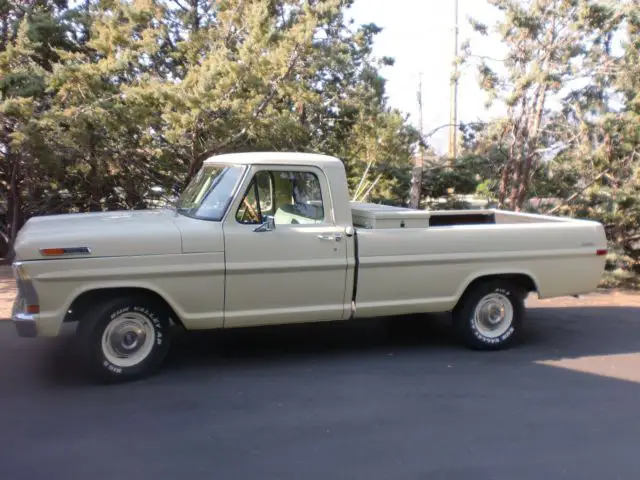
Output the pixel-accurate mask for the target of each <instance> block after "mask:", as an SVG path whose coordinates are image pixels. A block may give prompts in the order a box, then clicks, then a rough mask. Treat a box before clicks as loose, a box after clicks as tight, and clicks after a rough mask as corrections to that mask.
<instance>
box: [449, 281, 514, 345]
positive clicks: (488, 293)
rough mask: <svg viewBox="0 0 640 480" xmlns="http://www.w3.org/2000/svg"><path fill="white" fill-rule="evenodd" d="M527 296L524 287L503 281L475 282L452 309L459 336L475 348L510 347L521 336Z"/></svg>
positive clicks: (466, 343)
mask: <svg viewBox="0 0 640 480" xmlns="http://www.w3.org/2000/svg"><path fill="white" fill-rule="evenodd" d="M524 297H525V292H524V291H523V290H522V288H520V287H519V286H516V285H513V284H511V283H510V282H507V281H504V280H491V281H487V282H485V283H479V284H476V285H475V286H473V287H471V289H470V290H468V291H467V292H465V294H464V296H463V298H462V299H461V300H460V303H459V304H458V306H457V307H456V308H455V310H454V312H453V322H454V328H455V329H456V332H457V334H458V336H459V337H460V339H461V340H462V342H463V343H464V344H465V345H466V346H467V347H469V348H472V349H474V350H499V349H504V348H508V347H509V346H511V345H512V344H513V343H514V342H516V341H517V340H518V339H519V337H520V335H521V330H522V323H523V320H524V316H525V304H524Z"/></svg>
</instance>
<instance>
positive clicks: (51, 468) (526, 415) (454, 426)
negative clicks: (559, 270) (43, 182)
mask: <svg viewBox="0 0 640 480" xmlns="http://www.w3.org/2000/svg"><path fill="white" fill-rule="evenodd" d="M639 312H640V310H636V309H633V308H615V307H610V308H603V307H599V308H596V307H594V308H586V309H575V308H564V309H540V310H531V311H530V312H529V322H528V337H527V341H526V343H525V344H523V345H520V346H518V347H517V348H515V349H512V350H509V351H504V352H497V353H479V352H470V351H467V350H464V349H462V348H460V347H459V346H458V345H457V344H456V343H455V341H454V339H453V338H452V337H451V332H450V330H449V328H448V324H447V322H446V319H437V320H434V321H433V322H430V323H425V322H421V321H420V320H419V319H404V320H403V321H402V323H399V324H395V326H394V327H393V328H389V325H388V322H387V321H370V322H360V323H354V324H340V325H321V326H304V327H299V326H296V327H280V328H269V329H259V330H254V331H236V332H226V333H218V334H215V335H210V334H207V335H197V336H187V337H184V338H182V339H181V340H180V341H179V343H178V344H177V345H176V348H174V350H173V351H172V353H171V355H170V358H169V359H168V362H167V364H166V366H165V368H164V369H163V371H161V372H160V373H159V374H158V375H156V376H154V377H152V378H149V379H146V380H144V381H139V382H135V383H129V384H124V385H116V386H96V385H92V384H90V383H87V382H86V381H85V380H84V379H83V378H82V377H81V376H79V375H77V374H76V373H75V367H76V365H75V364H74V360H73V357H72V356H71V355H70V354H69V350H68V348H69V344H68V342H69V341H68V339H67V338H59V339H19V338H16V336H15V334H14V331H13V328H12V326H11V325H10V324H9V323H8V322H0V478H3V479H7V480H20V479H29V480H35V479H40V478H42V479H47V480H52V479H64V480H68V479H75V478H78V479H85V478H86V479H88V478H92V479H96V480H97V479H130V478H131V479H134V478H135V479H154V480H160V479H172V480H175V479H181V480H182V479H184V480H187V479H189V480H190V479H207V480H211V479H225V480H231V479H233V480H235V479H243V480H245V479H246V480H249V479H261V480H262V479H292V480H312V479H322V480H329V479H330V480H338V479H348V480H356V479H363V480H364V479H366V480H374V479H393V480H401V479H416V480H418V479H419V480H424V479H474V480H483V479H508V480H514V479H518V480H523V479H545V480H546V479H551V478H552V479H563V478H572V479H574V478H580V479H598V480H602V479H607V480H613V479H618V478H620V479H637V478H639V477H640V454H639V453H638V446H639V441H640V440H639V439H640V383H638V382H640V353H638V352H640V315H639ZM585 370H588V371H594V372H595V373H585Z"/></svg>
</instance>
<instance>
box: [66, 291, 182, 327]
mask: <svg viewBox="0 0 640 480" xmlns="http://www.w3.org/2000/svg"><path fill="white" fill-rule="evenodd" d="M125 296H135V297H140V298H145V299H147V300H148V301H152V302H155V303H158V304H160V305H162V306H163V307H164V308H166V309H167V310H168V311H169V313H170V315H171V321H172V322H173V323H175V324H177V325H179V326H181V327H184V324H183V323H182V320H181V318H180V316H179V315H178V314H177V312H176V309H175V308H174V306H173V305H171V303H170V302H169V301H168V300H167V299H166V298H165V297H164V296H163V295H161V294H160V293H159V292H157V291H155V290H153V289H151V288H148V287H143V286H122V287H120V286H118V287H111V286H109V287H107V286H105V287H93V288H88V289H86V290H84V291H82V292H80V293H78V294H77V295H76V296H75V297H74V299H73V300H72V301H71V304H70V305H69V308H68V309H67V312H66V314H65V318H64V322H65V323H67V322H75V321H81V320H82V317H83V315H84V314H85V312H87V311H88V310H89V309H90V308H92V307H93V306H95V305H97V304H99V303H101V302H104V301H106V300H109V299H112V298H115V297H125Z"/></svg>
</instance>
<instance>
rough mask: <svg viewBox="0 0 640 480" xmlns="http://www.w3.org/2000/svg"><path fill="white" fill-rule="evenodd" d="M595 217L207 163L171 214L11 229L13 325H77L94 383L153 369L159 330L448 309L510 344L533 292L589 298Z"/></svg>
mask: <svg viewBox="0 0 640 480" xmlns="http://www.w3.org/2000/svg"><path fill="white" fill-rule="evenodd" d="M606 248H607V241H606V237H605V233H604V229H603V226H602V225H601V224H599V223H597V222H592V221H585V220H576V219H570V218H558V217H552V216H541V215H529V214H521V213H512V212H505V211H500V210H464V211H422V210H411V209H405V208H394V207H387V206H382V205H375V204H366V203H354V202H351V201H350V198H349V192H348V185H347V178H346V175H345V168H344V166H343V163H342V162H341V161H340V160H339V159H336V158H333V157H329V156H324V155H314V154H298V153H244V154H229V155H220V156H214V157H212V158H210V159H209V160H207V161H206V162H205V164H204V166H203V167H202V169H201V170H200V172H199V173H198V174H197V175H196V177H195V178H194V179H193V181H192V182H191V183H190V184H189V185H188V186H187V188H186V189H185V190H184V192H183V193H182V195H181V197H180V199H179V201H178V202H177V204H176V206H175V207H172V208H168V209H163V210H147V211H121V212H100V213H86V214H68V215H51V216H43V217H35V218H32V219H30V220H29V221H28V222H27V223H26V224H25V226H24V227H23V228H22V230H21V231H20V233H19V235H18V238H17V242H16V246H15V251H16V261H15V263H14V272H15V277H16V281H17V285H18V290H19V295H18V297H17V299H16V302H15V306H14V312H13V322H14V324H15V327H16V329H17V332H18V334H19V335H20V336H24V337H35V336H55V335H57V334H58V333H59V331H60V329H61V326H62V324H63V323H65V322H77V330H76V332H77V333H76V334H77V340H78V343H79V346H80V347H81V351H82V352H83V355H84V361H83V362H82V363H83V364H85V365H86V366H88V367H90V370H91V371H92V372H93V373H94V374H95V375H97V376H98V377H99V378H102V379H107V380H125V379H131V378H138V377H141V376H144V375H148V374H149V373H151V372H152V371H153V370H154V369H156V367H158V366H159V365H160V363H161V361H162V360H163V358H164V357H165V354H166V353H167V349H168V348H169V343H170V338H171V332H172V331H175V330H176V328H179V327H182V328H184V329H187V330H203V329H216V328H234V327H247V326H257V325H272V324H285V323H294V322H322V321H349V320H350V319H353V318H361V317H365V318H371V317H379V316H395V315H403V314H416V313H429V312H452V313H453V315H452V318H453V326H454V328H455V330H456V331H457V333H458V334H459V336H460V339H461V340H462V342H463V343H464V344H466V345H467V346H468V347H470V348H475V349H499V348H504V347H507V346H508V345H510V344H511V343H512V342H513V341H514V340H515V339H516V338H517V337H518V336H519V333H520V330H521V324H522V322H523V319H524V315H525V303H524V299H525V297H526V296H527V294H528V293H530V292H536V293H537V294H538V295H539V296H540V297H541V298H549V297H556V296H566V295H577V294H582V293H588V292H591V291H593V290H594V289H595V288H596V286H597V284H598V282H599V280H600V277H601V275H602V273H603V269H604V264H605V255H606Z"/></svg>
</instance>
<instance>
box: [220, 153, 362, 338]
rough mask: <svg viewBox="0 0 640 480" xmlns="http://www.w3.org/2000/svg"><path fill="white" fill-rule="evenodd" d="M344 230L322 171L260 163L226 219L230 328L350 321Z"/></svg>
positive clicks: (226, 319) (226, 262)
mask: <svg viewBox="0 0 640 480" xmlns="http://www.w3.org/2000/svg"><path fill="white" fill-rule="evenodd" d="M269 217H271V218H272V219H273V224H272V226H273V228H266V227H265V225H264V222H266V219H267V218H269ZM344 232H345V226H339V225H336V224H335V221H334V217H333V209H332V208H331V196H330V194H329V186H328V183H327V179H326V177H325V176H324V173H323V172H322V170H320V169H317V168H314V167H293V166H282V167H281V166H273V165H260V166H254V167H253V168H252V171H251V173H250V175H249V176H248V177H247V180H246V181H245V182H244V186H243V189H241V190H240V193H239V196H238V198H237V199H236V200H235V201H234V202H233V203H232V205H231V210H230V211H229V213H228V215H227V217H226V219H225V223H224V236H225V264H226V287H225V326H226V327H239V326H250V325H268V324H278V323H295V322H314V321H328V320H340V319H342V318H344V316H345V315H347V314H348V312H349V310H348V300H347V299H350V296H348V295H347V294H346V293H345V292H347V289H346V285H345V282H346V275H347V247H346V245H347V243H346V239H345V235H344Z"/></svg>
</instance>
